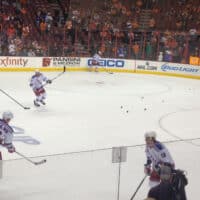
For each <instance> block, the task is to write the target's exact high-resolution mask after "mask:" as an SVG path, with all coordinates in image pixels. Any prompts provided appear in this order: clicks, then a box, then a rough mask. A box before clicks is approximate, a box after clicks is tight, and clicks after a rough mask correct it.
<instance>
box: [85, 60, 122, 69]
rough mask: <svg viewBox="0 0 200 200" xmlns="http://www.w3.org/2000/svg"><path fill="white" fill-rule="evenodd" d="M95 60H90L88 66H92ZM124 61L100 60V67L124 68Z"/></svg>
mask: <svg viewBox="0 0 200 200" xmlns="http://www.w3.org/2000/svg"><path fill="white" fill-rule="evenodd" d="M92 61H93V59H89V60H88V66H92V65H93V64H92ZM124 64H125V63H124V61H123V60H106V59H100V60H99V66H102V67H124Z"/></svg>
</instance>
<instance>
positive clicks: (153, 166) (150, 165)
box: [144, 131, 175, 187]
mask: <svg viewBox="0 0 200 200" xmlns="http://www.w3.org/2000/svg"><path fill="white" fill-rule="evenodd" d="M145 141H146V149H145V153H146V157H147V162H146V164H145V165H144V171H145V173H146V174H147V175H149V176H150V178H149V186H150V187H154V186H156V185H158V184H159V183H160V176H159V171H160V166H161V165H167V166H170V167H171V168H172V169H173V168H174V167H175V164H174V161H173V159H172V156H171V155H170V153H169V151H168V149H167V148H166V147H165V146H164V145H163V144H162V143H161V142H159V141H157V140H156V133H155V132H154V131H149V132H146V133H145Z"/></svg>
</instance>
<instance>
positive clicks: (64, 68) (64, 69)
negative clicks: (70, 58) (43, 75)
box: [42, 66, 66, 87]
mask: <svg viewBox="0 0 200 200" xmlns="http://www.w3.org/2000/svg"><path fill="white" fill-rule="evenodd" d="M65 71H66V67H65V66H64V67H63V71H62V72H61V73H59V74H58V75H57V76H55V77H54V78H52V79H50V80H51V81H54V80H55V79H57V78H58V77H59V76H61V75H63V74H64V73H65ZM47 84H48V83H45V84H43V85H42V87H44V86H45V85H47Z"/></svg>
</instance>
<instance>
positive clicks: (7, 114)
mask: <svg viewBox="0 0 200 200" xmlns="http://www.w3.org/2000/svg"><path fill="white" fill-rule="evenodd" d="M13 117H14V116H13V114H12V112H10V111H5V112H3V115H2V118H3V119H4V120H10V119H12V118H13Z"/></svg>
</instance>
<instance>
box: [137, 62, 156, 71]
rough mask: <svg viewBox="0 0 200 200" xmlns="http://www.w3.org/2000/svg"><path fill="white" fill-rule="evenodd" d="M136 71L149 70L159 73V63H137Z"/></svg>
mask: <svg viewBox="0 0 200 200" xmlns="http://www.w3.org/2000/svg"><path fill="white" fill-rule="evenodd" d="M136 69H137V70H148V71H157V70H158V63H157V62H152V61H144V60H143V61H142V60H137V61H136Z"/></svg>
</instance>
